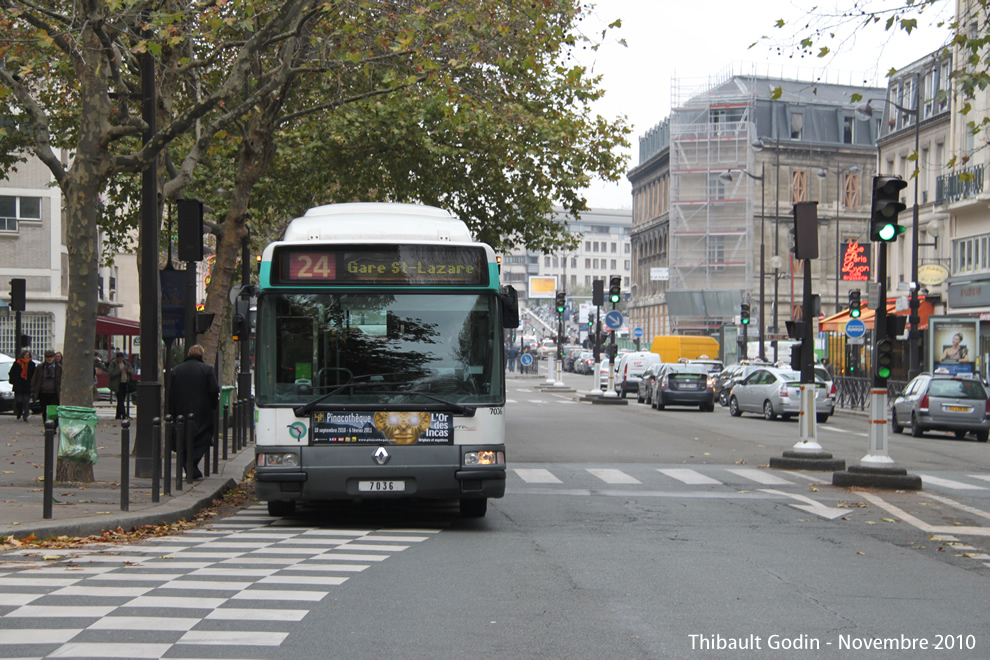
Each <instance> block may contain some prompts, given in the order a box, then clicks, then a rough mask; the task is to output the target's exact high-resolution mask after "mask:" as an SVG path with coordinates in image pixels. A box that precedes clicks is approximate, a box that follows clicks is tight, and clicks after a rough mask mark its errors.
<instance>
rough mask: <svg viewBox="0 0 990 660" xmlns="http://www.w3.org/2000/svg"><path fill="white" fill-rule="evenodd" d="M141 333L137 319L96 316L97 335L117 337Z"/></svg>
mask: <svg viewBox="0 0 990 660" xmlns="http://www.w3.org/2000/svg"><path fill="white" fill-rule="evenodd" d="M138 334H141V324H140V323H138V322H137V321H129V320H127V319H121V318H117V317H116V316H97V317H96V336H97V337H107V336H109V337H119V336H122V335H126V336H131V335H138Z"/></svg>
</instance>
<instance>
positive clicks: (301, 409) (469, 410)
mask: <svg viewBox="0 0 990 660" xmlns="http://www.w3.org/2000/svg"><path fill="white" fill-rule="evenodd" d="M390 384H391V383H384V382H375V381H372V382H367V381H365V382H359V383H355V382H353V381H348V382H346V383H344V384H343V385H341V386H340V387H337V388H335V389H333V390H331V391H330V392H327V393H326V394H324V395H322V396H319V397H317V398H315V399H313V400H312V401H309V402H307V403H304V404H303V405H301V406H298V407H296V408H293V410H292V412H293V413H295V415H296V417H305V416H306V415H308V414H309V413H310V412H312V410H313V408H315V407H316V406H317V405H318V404H320V403H322V402H324V401H326V400H327V399H329V398H330V397H332V396H335V395H336V394H337V393H338V392H340V391H341V390H345V389H352V388H356V387H357V388H366V387H381V386H383V385H390ZM376 394H390V395H401V396H421V397H423V398H425V399H431V400H433V401H436V402H437V403H441V404H443V405H445V406H449V407H450V408H451V409H452V410H453V411H454V412H458V413H460V414H462V415H465V416H467V417H473V416H474V413H475V410H477V407H476V406H465V405H463V404H460V403H455V402H454V401H448V400H447V399H443V398H441V397H438V396H436V395H434V394H429V393H427V392H417V391H416V390H378V391H376Z"/></svg>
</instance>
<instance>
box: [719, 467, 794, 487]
mask: <svg viewBox="0 0 990 660" xmlns="http://www.w3.org/2000/svg"><path fill="white" fill-rule="evenodd" d="M728 471H729V472H731V473H733V474H737V475H739V476H740V477H743V478H744V479H749V480H750V481H755V482H756V483H758V484H763V485H764V486H793V485H794V482H793V481H788V480H787V479H784V478H783V477H778V476H777V475H775V474H772V473H770V472H767V471H766V470H757V469H755V468H738V469H729V470H728Z"/></svg>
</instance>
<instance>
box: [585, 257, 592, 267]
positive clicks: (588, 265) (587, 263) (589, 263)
mask: <svg viewBox="0 0 990 660" xmlns="http://www.w3.org/2000/svg"><path fill="white" fill-rule="evenodd" d="M584 267H585V268H591V259H585V260H584Z"/></svg>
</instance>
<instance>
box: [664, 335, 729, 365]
mask: <svg viewBox="0 0 990 660" xmlns="http://www.w3.org/2000/svg"><path fill="white" fill-rule="evenodd" d="M650 352H651V353H656V354H657V355H659V356H660V361H661V362H678V361H680V360H681V359H682V358H683V359H687V360H698V359H704V360H709V359H711V360H717V359H718V357H719V345H718V340H717V339H715V338H714V337H694V336H690V335H657V336H655V337H654V338H653V343H652V344H651V345H650Z"/></svg>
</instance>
